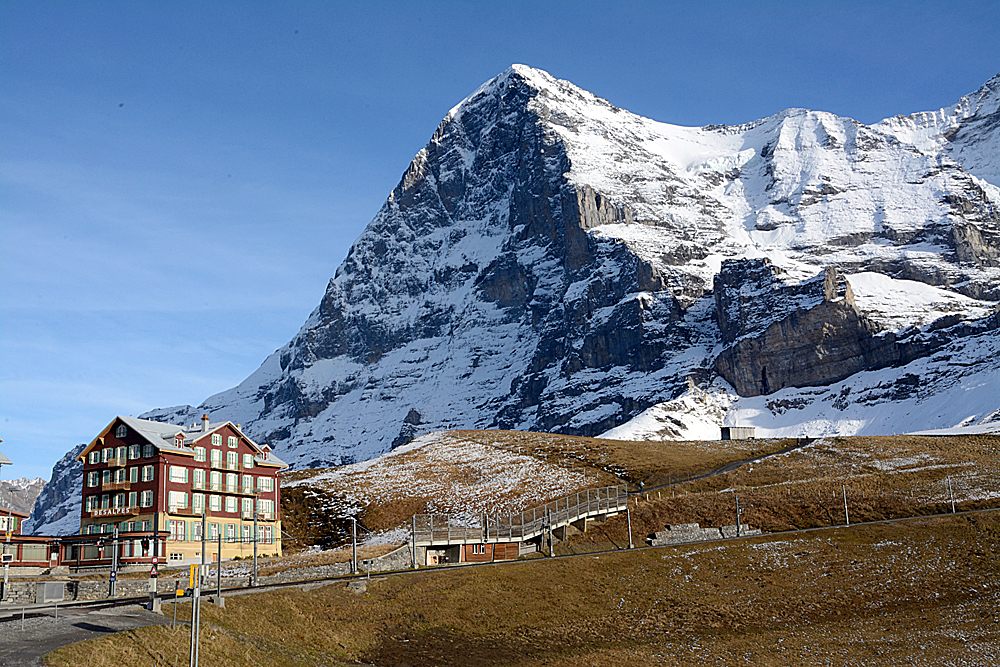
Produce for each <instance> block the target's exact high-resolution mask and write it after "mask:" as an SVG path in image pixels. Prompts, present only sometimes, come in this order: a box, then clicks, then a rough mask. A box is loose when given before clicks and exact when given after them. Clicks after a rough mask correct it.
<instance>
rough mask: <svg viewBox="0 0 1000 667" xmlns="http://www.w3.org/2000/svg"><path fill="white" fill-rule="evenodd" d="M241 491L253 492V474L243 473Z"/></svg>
mask: <svg viewBox="0 0 1000 667" xmlns="http://www.w3.org/2000/svg"><path fill="white" fill-rule="evenodd" d="M243 493H253V475H243Z"/></svg>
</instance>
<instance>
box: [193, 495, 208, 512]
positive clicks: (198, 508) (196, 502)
mask: <svg viewBox="0 0 1000 667" xmlns="http://www.w3.org/2000/svg"><path fill="white" fill-rule="evenodd" d="M191 506H192V507H194V509H195V512H197V513H198V514H201V513H202V510H204V509H205V494H204V493H192V494H191Z"/></svg>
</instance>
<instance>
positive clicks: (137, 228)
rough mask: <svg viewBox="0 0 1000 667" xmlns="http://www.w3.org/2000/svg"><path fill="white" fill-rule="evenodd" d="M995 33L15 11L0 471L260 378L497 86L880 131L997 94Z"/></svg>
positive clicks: (430, 5)
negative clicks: (529, 81) (387, 202)
mask: <svg viewBox="0 0 1000 667" xmlns="http://www.w3.org/2000/svg"><path fill="white" fill-rule="evenodd" d="M997 26H1000V2H996V1H993V2H981V3H974V2H947V3H944V2H926V3H925V2H916V1H913V0H909V1H907V2H861V3H854V2H843V1H841V2H822V3H810V2H804V1H802V2H787V3H781V2H772V3H756V2H697V3H694V2H676V3H669V2H655V3H642V2H628V3H626V2H586V1H583V0H576V1H574V2H537V1H536V2H503V3H489V2H450V3H445V2H426V3H417V2H412V3H402V2H400V3H392V2H386V3H377V2H351V3H336V2H319V3H309V2H295V3H292V2H287V3H283V2H253V3H248V2H241V3H227V2H165V1H164V2H64V1H61V0H60V1H58V2H44V1H40V0H33V1H31V2H20V1H18V0H5V1H4V2H3V3H0V58H2V59H0V438H2V439H3V441H4V442H3V443H2V444H0V451H2V452H3V453H5V454H6V455H7V456H8V457H9V458H10V459H11V460H13V461H14V465H13V466H11V467H9V468H8V467H5V468H4V469H3V470H2V471H0V475H2V477H3V478H4V479H10V478H11V477H20V476H30V477H34V476H41V477H44V478H48V476H49V472H50V469H51V466H52V464H53V463H54V462H55V461H56V460H57V459H58V458H59V457H60V456H61V455H62V454H63V453H64V452H65V451H66V450H67V449H69V448H70V447H72V446H73V445H75V444H77V443H80V442H85V441H89V440H91V439H92V438H93V437H94V436H95V435H97V433H98V432H99V431H100V429H101V428H103V427H104V426H105V425H106V424H107V423H108V422H110V421H111V419H112V418H113V417H114V416H115V415H116V414H132V415H138V414H139V413H141V412H144V411H145V410H148V409H151V408H155V407H164V406H170V405H177V404H182V403H191V404H197V403H199V402H200V401H202V400H203V399H204V398H206V397H207V396H209V395H210V394H213V393H215V392H218V391H221V390H224V389H227V388H229V387H231V386H233V385H235V384H237V383H238V382H240V381H241V380H242V379H243V378H245V377H246V376H247V375H249V374H250V373H251V372H253V370H255V369H256V367H257V366H258V365H259V364H260V363H261V362H262V361H263V360H264V358H265V357H266V356H267V355H268V354H269V353H271V352H272V351H274V350H275V349H276V348H278V347H280V346H281V345H283V344H284V343H286V342H287V341H288V340H289V339H290V338H291V336H292V335H294V333H295V332H296V331H297V330H298V328H299V327H300V326H301V324H302V322H303V321H304V320H305V318H306V317H307V316H308V314H309V312H310V311H311V310H312V309H313V308H314V307H315V306H316V305H317V304H318V303H319V299H320V297H321V296H322V294H323V291H324V288H325V287H326V283H327V281H328V280H329V279H330V277H331V276H333V273H334V271H335V270H336V267H337V265H338V264H339V263H340V262H341V260H342V259H343V258H344V256H345V254H346V252H347V249H348V247H349V246H350V244H351V242H352V241H353V240H354V239H355V238H356V237H357V235H358V234H359V233H360V232H361V230H362V229H363V228H364V226H365V225H366V224H367V223H368V222H369V220H371V218H372V217H373V216H374V214H375V212H376V211H377V210H378V208H379V207H380V206H381V204H382V202H383V200H384V199H385V197H386V195H387V194H388V193H389V191H390V190H391V189H392V188H393V187H394V186H395V184H396V182H397V181H398V179H399V177H400V176H401V174H402V173H403V171H404V170H405V168H406V166H407V165H408V164H409V161H410V159H411V158H412V157H413V155H414V154H415V153H416V152H417V151H418V150H419V149H420V148H421V147H422V146H423V145H424V144H425V143H426V142H427V140H428V139H429V138H430V136H431V134H432V133H433V131H434V129H435V128H436V127H437V125H438V123H439V122H440V121H441V118H442V117H443V116H444V115H445V114H446V113H447V112H448V110H449V109H450V108H451V107H452V106H454V105H455V104H457V103H458V102H459V101H461V100H462V99H463V98H464V97H465V96H467V95H468V94H469V93H471V92H472V91H473V90H475V88H476V87H478V86H479V85H480V84H481V83H482V82H484V81H486V80H487V79H489V78H491V77H492V76H494V75H496V74H498V73H499V72H501V71H503V70H504V69H506V68H507V67H508V66H509V65H510V64H511V63H525V64H528V65H531V66H533V67H538V68H541V69H545V70H547V71H549V72H550V73H551V74H553V75H554V76H556V77H558V78H562V79H569V80H570V81H572V82H574V83H576V84H577V85H579V86H581V87H583V88H586V89H587V90H590V91H591V92H593V93H595V94H597V95H599V96H601V97H604V98H606V99H608V100H610V101H611V102H612V103H614V104H616V105H618V106H621V107H624V108H627V109H629V110H631V111H634V112H636V113H639V114H642V115H644V116H649V117H652V118H655V119H657V120H661V121H664V122H669V123H676V124H682V125H705V124H709V123H730V124H734V123H742V122H747V121H751V120H755V119H757V118H760V117H764V116H768V115H771V114H774V113H776V112H778V111H780V110H781V109H784V108H787V107H807V108H812V109H821V110H825V111H831V112H833V113H837V114H840V115H845V116H851V117H853V118H856V119H858V120H860V121H862V122H865V123H871V122H874V121H877V120H879V119H881V118H883V117H886V116H891V115H894V114H897V113H911V112H914V111H923V110H927V109H936V108H940V107H942V106H946V105H949V104H952V103H954V102H955V101H957V100H958V98H959V97H960V96H961V95H963V94H966V93H969V92H972V91H974V90H975V89H977V88H978V87H979V86H980V85H982V84H983V83H984V82H985V81H986V80H987V79H988V78H990V77H991V76H993V75H994V74H997V73H998V72H1000V38H998V37H997V33H996V30H997Z"/></svg>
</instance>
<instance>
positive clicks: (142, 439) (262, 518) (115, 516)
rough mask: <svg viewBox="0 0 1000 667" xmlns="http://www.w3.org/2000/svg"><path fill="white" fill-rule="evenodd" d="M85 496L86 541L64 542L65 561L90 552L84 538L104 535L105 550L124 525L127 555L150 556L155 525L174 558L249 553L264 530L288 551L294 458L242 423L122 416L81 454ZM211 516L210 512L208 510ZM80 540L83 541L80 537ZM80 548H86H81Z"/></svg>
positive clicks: (265, 546)
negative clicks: (284, 537)
mask: <svg viewBox="0 0 1000 667" xmlns="http://www.w3.org/2000/svg"><path fill="white" fill-rule="evenodd" d="M78 460H81V461H83V489H82V493H83V503H82V509H81V516H80V537H81V538H91V539H90V540H79V538H77V539H78V540H79V541H80V542H81V544H80V546H79V547H75V548H74V547H72V546H70V545H69V544H67V545H66V553H65V554H62V559H61V560H63V561H64V562H66V561H68V562H69V563H70V564H71V563H73V562H74V561H76V562H80V561H81V560H91V559H90V558H88V555H96V552H97V549H96V548H93V547H91V549H90V551H94V552H95V554H88V549H87V547H86V546H84V544H83V543H84V542H89V541H92V540H93V538H98V539H100V538H103V540H102V541H103V546H102V548H101V549H100V550H99V551H100V554H99V555H100V557H101V558H102V559H105V560H106V559H107V558H110V554H106V553H105V552H107V551H108V550H109V547H110V540H109V538H110V537H111V535H112V534H113V533H114V529H115V527H116V526H117V527H118V532H119V548H120V549H121V553H119V559H120V562H124V563H127V562H129V561H133V560H136V559H142V558H148V556H149V555H151V554H150V553H149V551H148V544H149V537H151V536H152V534H153V533H156V534H157V537H158V538H159V540H158V541H159V542H160V549H159V550H160V554H159V556H161V557H163V558H166V559H167V560H168V562H171V563H174V564H180V563H184V562H189V563H193V562H200V560H201V549H202V525H204V526H205V531H206V538H207V542H208V548H207V549H206V551H207V552H208V553H207V554H206V560H209V561H211V560H214V559H215V558H216V554H217V545H218V536H219V535H222V559H223V560H227V559H231V558H235V557H237V556H240V557H247V556H249V555H251V554H252V553H253V543H254V541H255V538H256V542H257V550H258V553H259V554H261V555H280V554H281V551H282V549H281V514H280V506H281V472H282V470H284V469H285V468H287V467H288V465H287V464H286V463H285V462H284V461H282V460H281V459H279V458H277V457H276V456H274V454H272V453H271V452H270V448H269V447H268V446H267V445H258V444H257V443H255V442H254V441H253V440H251V439H250V438H248V437H247V436H246V435H245V434H244V433H243V432H242V430H241V428H240V425H239V424H233V423H232V422H228V421H227V422H220V423H215V424H212V423H210V422H209V419H208V416H204V417H202V420H201V424H194V425H192V426H190V427H184V426H176V425H173V424H165V423H162V422H155V421H149V420H146V419H135V418H133V417H116V418H115V419H114V420H112V422H111V423H110V424H108V426H107V427H106V428H105V429H104V430H103V431H101V433H100V434H99V435H98V436H97V437H96V438H94V440H93V441H92V442H91V443H90V444H89V445H88V446H87V447H86V448H85V449H84V450H83V452H81V453H80V455H79V457H78ZM202 517H204V519H203V518H202ZM74 541H76V540H74ZM79 550H82V553H81V551H79Z"/></svg>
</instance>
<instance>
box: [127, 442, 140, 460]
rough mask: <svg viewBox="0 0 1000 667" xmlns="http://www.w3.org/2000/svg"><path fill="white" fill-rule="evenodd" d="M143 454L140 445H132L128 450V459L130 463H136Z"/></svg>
mask: <svg viewBox="0 0 1000 667" xmlns="http://www.w3.org/2000/svg"><path fill="white" fill-rule="evenodd" d="M141 454H142V447H140V446H139V445H132V446H130V447H129V448H128V458H129V460H130V461H135V460H136V459H137V458H139V456H140V455H141Z"/></svg>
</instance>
